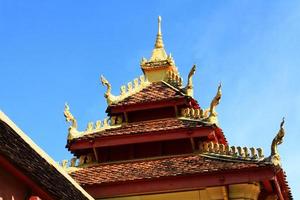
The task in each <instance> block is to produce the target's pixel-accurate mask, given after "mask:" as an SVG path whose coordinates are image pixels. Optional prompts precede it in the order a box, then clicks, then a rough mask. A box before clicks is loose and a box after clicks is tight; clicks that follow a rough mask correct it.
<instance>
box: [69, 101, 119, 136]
mask: <svg viewBox="0 0 300 200" xmlns="http://www.w3.org/2000/svg"><path fill="white" fill-rule="evenodd" d="M64 116H65V118H66V121H67V122H70V123H71V125H70V127H69V129H68V141H70V140H72V139H74V138H78V137H82V136H84V135H86V134H90V133H94V132H99V131H103V130H107V129H112V128H118V127H120V126H121V124H122V122H123V118H122V116H111V117H110V118H105V119H104V120H102V121H101V120H98V121H97V122H96V123H95V124H94V123H93V122H89V123H88V125H87V128H86V130H85V131H78V129H77V120H76V119H75V117H74V116H73V115H72V113H71V112H70V107H69V105H68V104H67V103H65V109H64Z"/></svg>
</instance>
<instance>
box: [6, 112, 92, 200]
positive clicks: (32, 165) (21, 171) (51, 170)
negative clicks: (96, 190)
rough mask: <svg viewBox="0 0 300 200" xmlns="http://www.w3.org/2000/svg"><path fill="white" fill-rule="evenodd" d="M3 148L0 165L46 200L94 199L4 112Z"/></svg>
mask: <svg viewBox="0 0 300 200" xmlns="http://www.w3.org/2000/svg"><path fill="white" fill-rule="evenodd" d="M0 147H1V148H0V165H1V166H2V167H3V168H5V169H6V170H7V171H8V172H9V173H11V174H13V175H14V176H15V177H17V178H18V179H20V181H21V182H22V183H26V184H27V185H28V186H29V187H30V188H31V189H32V190H33V192H35V193H37V194H38V195H40V197H41V198H42V199H43V200H52V199H57V200H59V199H65V200H73V199H78V200H88V199H90V200H92V199H93V197H91V196H90V195H89V194H88V193H87V192H86V191H85V190H84V189H83V188H82V187H81V186H80V185H79V184H78V183H76V182H75V181H74V179H72V177H70V176H69V175H68V174H67V173H66V172H65V171H64V170H63V169H62V168H61V167H60V166H59V165H58V164H57V163H56V162H55V161H53V159H51V158H50V157H49V156H48V155H47V154H46V153H45V152H44V151H43V150H42V149H40V148H39V147H38V146H37V145H36V144H35V143H34V142H33V141H32V140H31V139H30V138H29V137H28V136H27V135H26V134H25V133H23V132H22V131H21V130H20V129H19V128H18V127H17V126H16V125H15V124H14V123H13V122H12V121H11V120H10V119H9V118H8V117H7V116H6V115H5V114H4V113H3V112H1V111H0Z"/></svg>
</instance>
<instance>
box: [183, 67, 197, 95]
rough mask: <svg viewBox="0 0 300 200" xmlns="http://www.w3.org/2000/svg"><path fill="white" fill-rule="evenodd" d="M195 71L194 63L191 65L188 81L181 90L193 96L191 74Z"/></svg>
mask: <svg viewBox="0 0 300 200" xmlns="http://www.w3.org/2000/svg"><path fill="white" fill-rule="evenodd" d="M195 72H196V65H193V67H192V68H191V70H190V72H189V75H188V82H187V85H186V86H185V88H183V91H184V92H185V93H186V94H187V95H188V96H191V97H193V95H194V86H193V76H194V74H195Z"/></svg>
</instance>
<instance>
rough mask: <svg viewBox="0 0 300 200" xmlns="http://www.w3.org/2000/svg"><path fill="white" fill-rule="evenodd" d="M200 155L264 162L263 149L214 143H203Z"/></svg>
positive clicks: (200, 146) (200, 147)
mask: <svg viewBox="0 0 300 200" xmlns="http://www.w3.org/2000/svg"><path fill="white" fill-rule="evenodd" d="M199 150H200V153H201V154H203V155H207V156H212V157H217V158H227V159H228V158H229V159H239V160H245V161H262V160H264V155H263V149H262V148H254V147H251V148H248V147H240V146H238V147H236V146H231V147H230V146H229V145H225V144H220V143H214V142H212V141H211V142H203V143H201V144H200V145H199Z"/></svg>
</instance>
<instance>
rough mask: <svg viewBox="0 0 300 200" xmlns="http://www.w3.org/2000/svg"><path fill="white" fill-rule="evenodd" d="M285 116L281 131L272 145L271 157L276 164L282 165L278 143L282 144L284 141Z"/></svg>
mask: <svg viewBox="0 0 300 200" xmlns="http://www.w3.org/2000/svg"><path fill="white" fill-rule="evenodd" d="M284 122H285V121H284V117H283V118H282V121H281V123H280V128H279V131H278V133H277V135H276V136H275V138H274V139H273V141H272V145H271V155H270V157H269V160H270V161H271V162H272V163H273V164H274V165H280V156H279V152H278V149H277V147H278V145H280V144H281V143H282V141H283V137H284V135H285V130H284V127H283V125H284Z"/></svg>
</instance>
